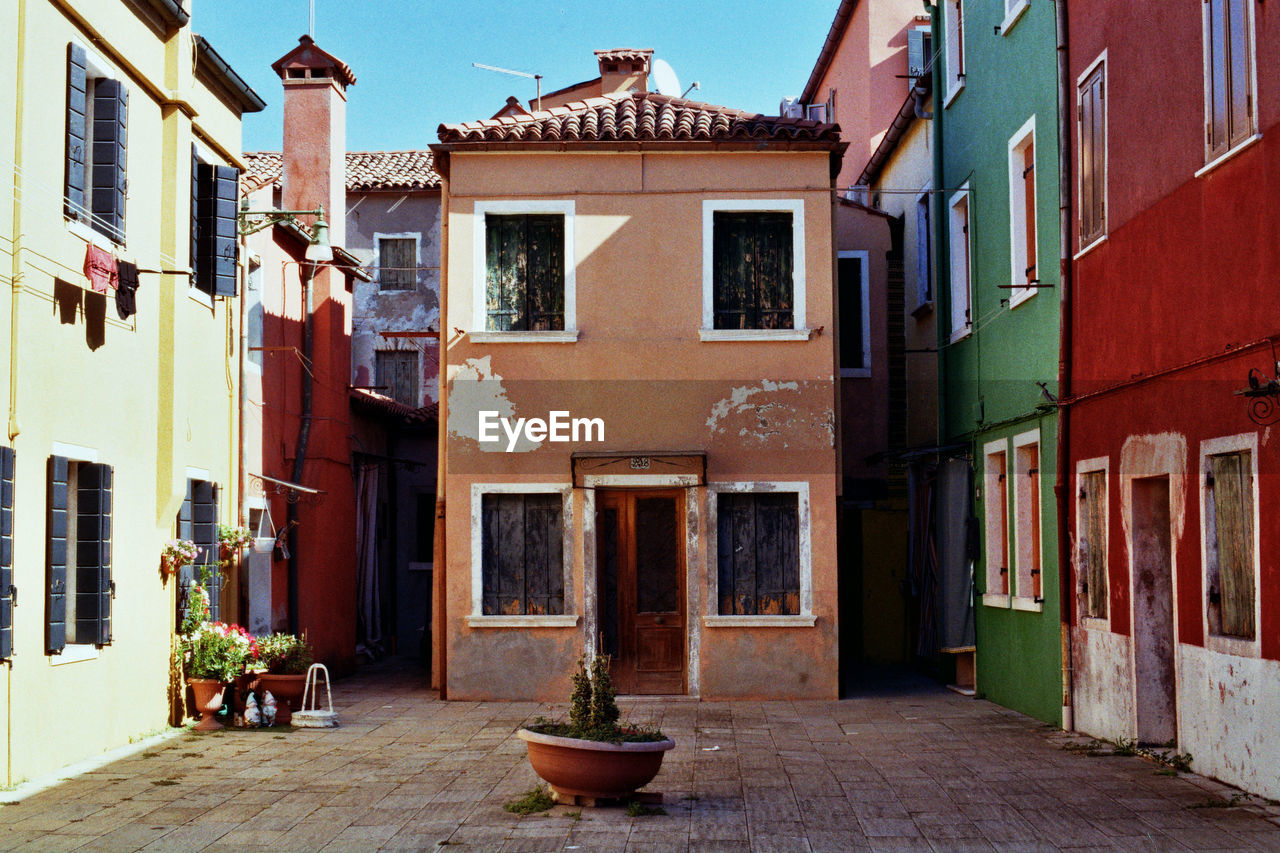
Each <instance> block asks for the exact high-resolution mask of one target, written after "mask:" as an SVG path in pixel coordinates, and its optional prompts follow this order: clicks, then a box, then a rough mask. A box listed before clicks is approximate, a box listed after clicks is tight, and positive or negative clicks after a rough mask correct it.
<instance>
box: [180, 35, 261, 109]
mask: <svg viewBox="0 0 1280 853" xmlns="http://www.w3.org/2000/svg"><path fill="white" fill-rule="evenodd" d="M195 40H196V69H197V70H198V71H203V72H205V73H206V74H208V75H209V76H211V77H212V78H213V79H214V80H216V81H218V82H219V83H220V84H222V85H223V86H224V87H226V89H227V91H228V92H229V93H230V94H231V96H232V97H233V98H234V99H235V102H236V106H238V107H239V108H240V111H241V112H242V113H257V112H262V110H263V109H264V108H265V107H266V106H267V102H266V101H264V100H262V98H261V97H260V96H259V95H258V93H257V92H255V91H253V89H252V88H251V87H250V86H249V84H248V83H246V82H245V81H244V78H243V77H241V76H240V75H239V74H237V73H236V71H235V69H234V68H232V67H231V65H230V64H229V63H228V62H227V61H226V60H225V59H223V58H222V56H221V55H220V54H219V53H218V52H217V51H216V50H214V49H213V45H211V44H209V41H208V40H207V39H206V38H205V37H204V36H202V35H199V34H197V35H196V37H195Z"/></svg>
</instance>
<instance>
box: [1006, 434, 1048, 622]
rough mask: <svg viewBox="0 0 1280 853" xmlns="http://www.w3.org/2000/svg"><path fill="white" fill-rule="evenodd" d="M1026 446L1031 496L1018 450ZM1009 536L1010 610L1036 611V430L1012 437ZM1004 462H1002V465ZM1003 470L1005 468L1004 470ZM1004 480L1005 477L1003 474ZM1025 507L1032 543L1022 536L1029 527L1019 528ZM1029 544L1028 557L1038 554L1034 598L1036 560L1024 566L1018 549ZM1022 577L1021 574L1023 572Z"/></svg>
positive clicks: (1039, 604)
mask: <svg viewBox="0 0 1280 853" xmlns="http://www.w3.org/2000/svg"><path fill="white" fill-rule="evenodd" d="M1026 447H1034V448H1035V449H1036V483H1037V484H1038V485H1039V488H1038V489H1037V491H1036V493H1035V494H1034V495H1032V494H1029V484H1028V482H1026V481H1027V480H1029V479H1030V478H1029V477H1027V476H1026V475H1027V472H1026V471H1023V470H1022V465H1021V462H1022V458H1021V456H1020V454H1019V453H1018V451H1020V450H1022V449H1023V448H1026ZM1011 459H1012V462H1013V477H1012V479H1013V514H1012V515H1011V518H1012V519H1013V525H1012V527H1013V531H1012V533H1013V537H1012V541H1011V543H1010V548H1009V556H1010V557H1011V558H1012V559H1010V560H1009V562H1010V563H1013V565H1012V566H1010V567H1009V575H1010V577H1009V580H1010V584H1009V591H1010V593H1011V595H1012V599H1011V603H1012V605H1013V609H1014V610H1027V611H1031V612H1034V613H1039V612H1040V611H1042V610H1044V591H1045V582H1044V499H1043V496H1044V485H1043V477H1042V474H1041V472H1042V471H1043V468H1044V458H1043V456H1042V455H1041V452H1040V430H1039V429H1034V430H1030V431H1029V432H1023V433H1019V434H1018V435H1015V436H1014V437H1013V454H1012V457H1011ZM1007 464H1008V463H1007V462H1006V465H1007ZM1006 470H1007V469H1006ZM1005 480H1006V482H1008V480H1009V477H1008V476H1007V475H1006V477H1005ZM1024 502H1026V503H1025V506H1026V507H1027V518H1028V519H1030V517H1031V513H1032V512H1033V511H1034V512H1035V513H1036V517H1037V518H1038V519H1039V527H1040V536H1039V537H1038V538H1037V539H1036V540H1035V541H1033V542H1030V543H1027V542H1026V539H1027V537H1028V534H1029V533H1030V529H1027V530H1024V529H1023V521H1022V510H1023V506H1024ZM1027 544H1029V545H1030V550H1029V551H1028V556H1032V555H1035V556H1038V557H1039V559H1038V562H1039V567H1040V600H1039V601H1037V600H1036V598H1035V596H1034V595H1032V594H1030V592H1031V588H1032V585H1033V584H1034V581H1033V580H1032V578H1031V571H1032V569H1034V568H1035V566H1036V563H1037V560H1036V559H1032V560H1031V565H1030V566H1027V565H1024V558H1023V554H1022V549H1023V546H1024V545H1027ZM1024 569H1025V570H1026V571H1025V577H1024V571H1023V570H1024ZM1024 582H1025V583H1026V586H1027V589H1026V590H1025V591H1024V590H1023V588H1022V587H1023V583H1024Z"/></svg>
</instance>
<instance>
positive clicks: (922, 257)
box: [912, 182, 938, 314]
mask: <svg viewBox="0 0 1280 853" xmlns="http://www.w3.org/2000/svg"><path fill="white" fill-rule="evenodd" d="M931 187H932V184H931V183H930V182H926V183H925V185H924V186H922V187H921V188H920V194H919V195H917V196H916V208H915V209H916V251H915V256H916V264H915V266H916V298H915V301H916V305H915V308H913V309H912V313H913V314H915V313H917V312H923V311H926V310H931V309H932V308H933V303H934V301H935V300H936V299H937V298H938V293H937V291H936V290H935V289H934V286H935V281H934V279H935V276H934V271H935V265H936V263H937V259H936V258H935V257H934V253H933V235H934V233H935V232H936V229H937V223H936V214H935V212H934V209H933V195H934V194H933V193H932V192H930V189H931ZM922 205H923V206H924V209H925V216H926V222H925V225H926V227H925V239H924V244H923V245H921V244H920V239H919V237H920V208H921V206H922ZM922 267H923V269H922ZM922 274H923V275H922ZM926 291H927V292H928V294H929V298H928V299H922V298H921V296H922V295H924V293H925V292H926Z"/></svg>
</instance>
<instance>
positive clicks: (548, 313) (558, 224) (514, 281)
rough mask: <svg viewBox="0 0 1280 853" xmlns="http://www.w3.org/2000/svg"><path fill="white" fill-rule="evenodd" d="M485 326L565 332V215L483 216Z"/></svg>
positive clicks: (490, 327)
mask: <svg viewBox="0 0 1280 853" xmlns="http://www.w3.org/2000/svg"><path fill="white" fill-rule="evenodd" d="M484 223H485V328H486V329H487V330H489V331H502V332H537V331H562V330H563V329H564V265H565V258H564V216H563V214H502V215H498V214H493V213H488V214H485V218H484Z"/></svg>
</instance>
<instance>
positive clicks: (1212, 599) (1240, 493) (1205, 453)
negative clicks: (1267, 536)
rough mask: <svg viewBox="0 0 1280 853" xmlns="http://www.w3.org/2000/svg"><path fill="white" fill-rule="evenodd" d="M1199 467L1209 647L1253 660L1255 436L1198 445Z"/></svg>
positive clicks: (1255, 635) (1255, 619) (1255, 612)
mask: <svg viewBox="0 0 1280 853" xmlns="http://www.w3.org/2000/svg"><path fill="white" fill-rule="evenodd" d="M1200 463H1201V465H1200V470H1201V517H1202V519H1203V540H1204V543H1203V551H1204V595H1205V622H1206V626H1205V627H1206V628H1207V636H1208V638H1209V640H1210V643H1209V647H1210V648H1211V649H1214V650H1216V651H1223V652H1228V653H1244V654H1256V642H1257V639H1258V619H1259V611H1258V584H1259V577H1258V574H1259V573H1258V539H1257V529H1258V517H1257V506H1258V495H1257V483H1258V471H1257V434H1256V433H1248V434H1245V435H1241V436H1233V437H1230V438H1224V439H1215V440H1212V441H1206V442H1203V443H1202V444H1201V458H1200Z"/></svg>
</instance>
